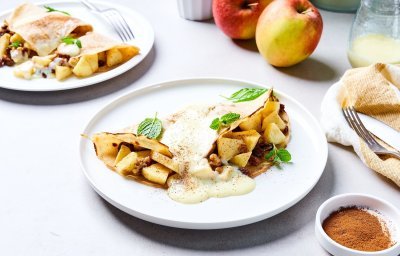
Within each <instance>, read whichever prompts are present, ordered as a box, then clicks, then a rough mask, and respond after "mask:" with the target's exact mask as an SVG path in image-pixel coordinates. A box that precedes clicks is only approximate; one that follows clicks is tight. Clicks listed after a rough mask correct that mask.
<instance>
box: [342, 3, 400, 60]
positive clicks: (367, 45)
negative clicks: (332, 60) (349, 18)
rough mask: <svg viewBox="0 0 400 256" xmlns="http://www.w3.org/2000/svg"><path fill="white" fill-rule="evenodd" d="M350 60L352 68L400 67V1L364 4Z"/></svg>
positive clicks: (354, 29) (352, 36) (353, 32)
mask: <svg viewBox="0 0 400 256" xmlns="http://www.w3.org/2000/svg"><path fill="white" fill-rule="evenodd" d="M347 56H348V59H349V61H350V64H351V65H352V66H353V67H365V66H368V65H371V64H374V63H377V62H381V63H400V0H362V1H361V5H360V8H359V9H358V11H357V15H356V17H355V19H354V22H353V26H352V29H351V33H350V38H349V48H348V51H347Z"/></svg>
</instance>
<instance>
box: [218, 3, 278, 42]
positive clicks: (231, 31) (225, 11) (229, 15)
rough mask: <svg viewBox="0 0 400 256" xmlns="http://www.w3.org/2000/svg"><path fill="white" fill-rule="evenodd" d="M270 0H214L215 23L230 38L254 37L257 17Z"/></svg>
mask: <svg viewBox="0 0 400 256" xmlns="http://www.w3.org/2000/svg"><path fill="white" fill-rule="evenodd" d="M271 1H272V0H214V1H213V16H214V20H215V24H217V26H218V27H219V28H220V29H221V30H222V31H223V32H224V33H225V34H226V35H227V36H229V37H230V38H233V39H250V38H254V35H255V32H256V26H257V20H258V17H259V16H260V15H261V13H262V11H263V10H264V9H265V7H266V6H267V5H268V4H269V3H270V2H271Z"/></svg>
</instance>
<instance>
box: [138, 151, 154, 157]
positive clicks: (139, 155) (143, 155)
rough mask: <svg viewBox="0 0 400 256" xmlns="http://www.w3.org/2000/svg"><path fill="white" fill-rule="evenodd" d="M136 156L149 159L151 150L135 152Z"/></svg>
mask: <svg viewBox="0 0 400 256" xmlns="http://www.w3.org/2000/svg"><path fill="white" fill-rule="evenodd" d="M136 154H137V155H138V157H139V158H146V157H150V155H151V150H143V151H137V152H136Z"/></svg>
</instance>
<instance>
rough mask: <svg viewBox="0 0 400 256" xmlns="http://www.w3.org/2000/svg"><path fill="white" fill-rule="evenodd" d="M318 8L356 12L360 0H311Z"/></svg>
mask: <svg viewBox="0 0 400 256" xmlns="http://www.w3.org/2000/svg"><path fill="white" fill-rule="evenodd" d="M311 2H312V3H313V4H315V6H317V7H318V8H321V9H324V10H328V11H334V12H356V11H357V9H358V6H360V0H311Z"/></svg>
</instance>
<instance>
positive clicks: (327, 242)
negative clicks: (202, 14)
mask: <svg viewBox="0 0 400 256" xmlns="http://www.w3.org/2000/svg"><path fill="white" fill-rule="evenodd" d="M349 206H360V207H367V208H369V209H371V210H376V211H377V212H379V213H381V214H382V216H383V217H384V219H385V220H386V221H390V223H388V228H389V230H390V231H391V235H392V238H393V240H394V241H395V242H396V244H394V245H393V246H392V247H390V248H388V249H386V250H382V251H377V252H363V251H358V250H353V249H350V248H347V247H345V246H343V245H341V244H338V243H337V242H335V241H334V240H332V239H331V238H330V237H329V236H328V235H327V234H326V233H325V231H324V229H323V228H322V223H323V221H324V220H325V219H326V218H327V217H328V216H329V215H330V214H331V213H332V212H334V211H337V210H339V208H340V207H349ZM315 235H316V237H317V240H318V242H319V243H320V244H321V246H322V247H323V248H325V250H327V251H328V252H329V253H331V254H332V255H335V256H366V255H367V256H372V255H373V256H398V255H399V254H400V212H399V210H398V209H397V208H396V207H394V206H393V205H392V204H390V203H388V202H386V201H384V200H382V199H379V198H377V197H374V196H370V195H366V194H342V195H338V196H334V197H331V198H330V199H328V200H326V201H325V202H324V203H323V204H322V205H321V206H320V207H319V208H318V211H317V215H316V218H315Z"/></svg>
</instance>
